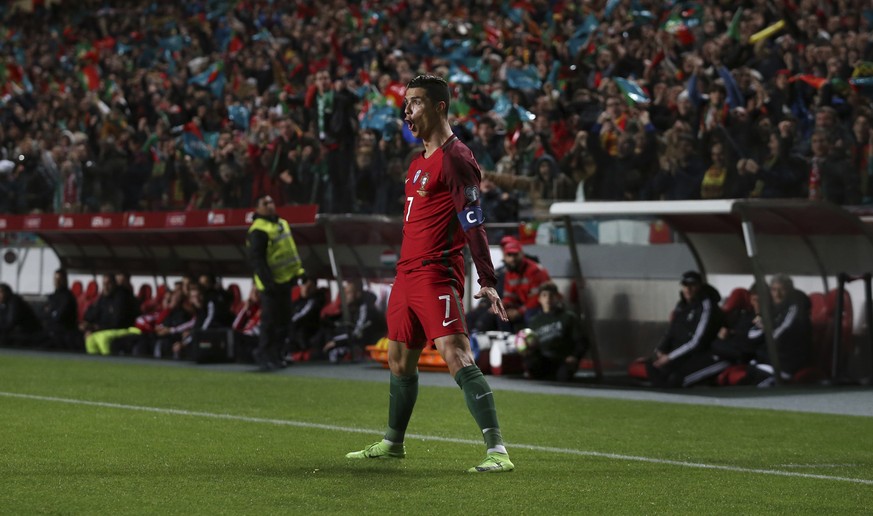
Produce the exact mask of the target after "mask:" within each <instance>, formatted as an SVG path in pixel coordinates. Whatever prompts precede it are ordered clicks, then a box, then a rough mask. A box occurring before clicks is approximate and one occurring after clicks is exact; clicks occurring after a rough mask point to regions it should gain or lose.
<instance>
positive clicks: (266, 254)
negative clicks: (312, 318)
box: [246, 195, 304, 371]
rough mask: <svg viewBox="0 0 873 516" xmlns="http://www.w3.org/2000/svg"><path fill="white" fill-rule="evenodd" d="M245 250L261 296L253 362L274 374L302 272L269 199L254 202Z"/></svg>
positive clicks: (283, 223)
mask: <svg viewBox="0 0 873 516" xmlns="http://www.w3.org/2000/svg"><path fill="white" fill-rule="evenodd" d="M246 247H247V250H248V258H249V263H250V264H251V267H252V269H253V270H254V283H255V288H257V289H258V291H259V293H260V296H261V333H260V335H259V337H258V339H259V340H258V347H257V348H256V349H255V351H254V352H253V358H254V359H255V363H257V364H258V367H259V369H260V370H261V371H273V370H275V369H278V368H279V366H280V364H281V357H280V350H281V348H282V346H283V344H284V342H285V339H286V338H287V337H288V330H289V327H290V324H291V319H290V318H291V288H292V287H293V285H294V282H295V280H296V279H297V278H298V277H300V276H302V275H303V274H304V270H303V264H302V262H301V260H300V254H299V253H298V252H297V244H296V243H295V242H294V237H293V236H292V235H291V228H290V226H289V225H288V221H286V220H285V219H282V218H281V217H279V215H278V214H277V213H276V203H275V202H274V201H273V198H272V197H270V196H269V195H262V196H260V197H258V199H257V200H256V201H255V216H254V220H253V221H252V225H251V226H250V227H249V231H248V237H247V242H246Z"/></svg>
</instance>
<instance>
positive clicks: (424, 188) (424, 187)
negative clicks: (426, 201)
mask: <svg viewBox="0 0 873 516" xmlns="http://www.w3.org/2000/svg"><path fill="white" fill-rule="evenodd" d="M419 172H421V170H419ZM428 181H430V174H429V173H427V172H425V173H424V175H423V176H421V186H419V187H418V195H420V196H422V197H424V196H426V195H427V183H428ZM413 182H414V181H413Z"/></svg>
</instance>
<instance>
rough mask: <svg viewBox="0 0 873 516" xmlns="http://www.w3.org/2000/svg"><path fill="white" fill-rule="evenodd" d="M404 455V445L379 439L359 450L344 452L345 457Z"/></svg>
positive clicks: (385, 457) (369, 457) (373, 457)
mask: <svg viewBox="0 0 873 516" xmlns="http://www.w3.org/2000/svg"><path fill="white" fill-rule="evenodd" d="M405 457H406V446H404V445H403V443H400V444H388V443H386V442H384V441H379V442H377V443H373V444H371V445H370V446H367V447H366V448H364V449H363V450H361V451H356V452H351V453H347V454H346V458H347V459H403V458H405Z"/></svg>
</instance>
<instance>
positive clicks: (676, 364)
mask: <svg viewBox="0 0 873 516" xmlns="http://www.w3.org/2000/svg"><path fill="white" fill-rule="evenodd" d="M680 285H681V293H680V297H679V302H678V303H676V307H675V308H674V309H673V313H672V315H671V318H670V327H669V328H668V330H667V333H666V334H665V335H664V338H663V339H661V342H660V343H659V344H658V346H657V348H656V349H655V354H654V357H652V358H650V359H649V360H648V361H646V371H647V373H648V378H649V380H650V381H651V382H652V384H653V385H654V386H656V387H690V386H692V385H694V384H696V383H699V382H701V381H703V380H706V379H709V378H711V377H713V376H715V375H717V374H718V373H720V372H721V371H723V370H724V369H725V368H726V367H727V366H728V363H727V362H719V361H717V360H715V359H714V358H713V356H712V352H711V350H710V346H711V344H712V341H713V340H714V339H715V338H716V336H717V335H718V331H719V329H720V328H721V326H722V314H721V310H720V308H719V306H718V302H719V300H720V299H721V296H720V295H719V293H718V291H716V290H715V289H714V288H713V287H712V286H710V285H709V284H708V283H705V282H704V281H703V277H702V276H701V275H700V273H699V272H697V271H688V272H686V273H684V274H683V275H682V279H681V281H680Z"/></svg>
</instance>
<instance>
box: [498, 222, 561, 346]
mask: <svg viewBox="0 0 873 516" xmlns="http://www.w3.org/2000/svg"><path fill="white" fill-rule="evenodd" d="M500 244H501V248H502V249H503V263H504V266H505V274H504V276H503V306H505V307H506V315H507V316H509V324H510V325H511V326H512V330H513V331H518V330H520V329H521V328H522V327H523V326H524V323H525V320H526V317H528V316H530V315H532V314H533V313H534V312H536V311H537V310H538V308H539V298H538V297H537V296H538V294H539V288H540V286H541V285H543V284H544V283H545V282H547V281H549V280H550V279H551V276H549V271H547V270H546V268H545V267H543V266H542V265H540V264H539V263H537V262H536V261H534V260H533V259H532V258H528V257H527V256H525V254H524V252H523V250H522V247H521V242H519V241H518V240H516V239H515V238H512V237H504V238H503V240H501V242H500Z"/></svg>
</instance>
